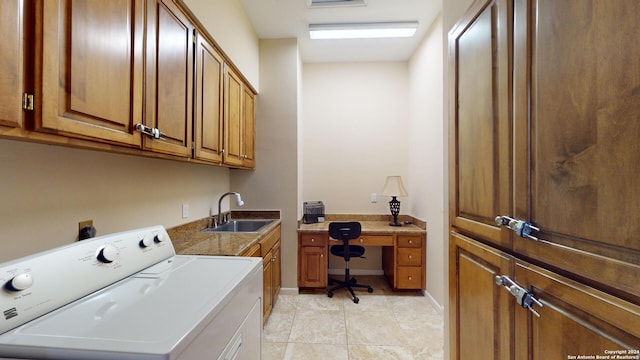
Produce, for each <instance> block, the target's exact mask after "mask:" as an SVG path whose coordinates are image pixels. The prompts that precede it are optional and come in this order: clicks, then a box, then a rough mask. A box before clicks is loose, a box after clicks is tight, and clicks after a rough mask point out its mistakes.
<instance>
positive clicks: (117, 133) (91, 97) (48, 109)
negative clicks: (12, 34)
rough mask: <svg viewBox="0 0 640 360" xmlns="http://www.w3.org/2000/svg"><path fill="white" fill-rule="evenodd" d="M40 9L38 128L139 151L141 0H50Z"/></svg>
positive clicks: (36, 100)
mask: <svg viewBox="0 0 640 360" xmlns="http://www.w3.org/2000/svg"><path fill="white" fill-rule="evenodd" d="M38 6H42V14H41V16H42V18H41V19H40V20H39V21H41V23H42V32H41V33H40V35H41V36H42V49H41V52H38V53H37V54H36V57H37V62H38V63H37V64H36V65H37V66H36V68H38V69H41V74H40V75H41V76H36V83H37V84H40V85H41V89H40V86H36V90H37V91H36V94H35V95H36V96H35V97H36V99H35V111H36V114H35V121H36V124H35V129H36V130H40V131H47V132H52V133H59V134H64V135H67V136H71V137H81V138H86V139H92V140H99V141H106V142H113V143H117V144H120V145H131V146H136V147H139V146H140V145H141V136H140V133H138V132H136V131H135V125H136V124H137V123H141V122H142V91H143V63H142V62H143V55H142V50H143V40H144V39H143V33H144V29H143V26H144V14H143V9H144V6H143V1H142V0H94V1H80V0H76V1H72V0H50V1H42V2H41V3H40V4H39V5H38ZM37 13H38V14H40V12H37ZM39 104H41V106H39Z"/></svg>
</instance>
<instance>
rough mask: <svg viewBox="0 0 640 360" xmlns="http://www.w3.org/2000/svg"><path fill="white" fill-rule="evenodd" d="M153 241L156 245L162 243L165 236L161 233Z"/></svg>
mask: <svg viewBox="0 0 640 360" xmlns="http://www.w3.org/2000/svg"><path fill="white" fill-rule="evenodd" d="M153 241H154V242H155V243H161V242H163V241H164V235H163V234H161V233H158V234H156V236H154V237H153Z"/></svg>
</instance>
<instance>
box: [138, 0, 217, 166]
mask: <svg viewBox="0 0 640 360" xmlns="http://www.w3.org/2000/svg"><path fill="white" fill-rule="evenodd" d="M147 9H148V11H147V28H146V33H147V38H146V44H147V52H146V78H145V79H146V81H145V99H146V102H145V109H146V111H145V125H147V126H149V127H152V128H157V129H159V130H160V131H161V132H162V133H163V135H162V137H161V138H160V139H154V138H152V137H149V136H145V137H144V148H146V149H149V150H153V151H157V152H163V153H167V154H172V155H179V156H184V157H189V156H191V143H192V141H191V139H192V130H191V129H192V123H193V121H192V116H193V114H192V109H193V85H192V84H193V29H194V27H193V25H192V24H191V22H190V21H189V19H188V18H187V17H186V15H184V13H182V12H181V11H180V9H179V8H178V7H177V6H176V5H175V3H173V1H171V0H156V1H149V3H148V4H147ZM214 86H215V85H214Z"/></svg>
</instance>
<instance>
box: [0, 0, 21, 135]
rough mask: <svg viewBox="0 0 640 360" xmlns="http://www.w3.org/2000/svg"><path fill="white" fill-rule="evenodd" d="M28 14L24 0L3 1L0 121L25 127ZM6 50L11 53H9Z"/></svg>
mask: <svg viewBox="0 0 640 360" xmlns="http://www.w3.org/2000/svg"><path fill="white" fill-rule="evenodd" d="M26 20H27V14H26V11H25V3H24V1H21V0H4V1H1V2H0V54H3V55H2V56H0V125H5V126H12V127H23V125H24V115H23V112H22V94H23V93H24V92H25V91H26V85H27V84H25V71H24V69H25V61H26V60H27V58H26V57H25V53H24V51H25V46H24V40H25V31H26V30H27V29H26V25H25V21H26ZM6 54H11V56H7V55H6Z"/></svg>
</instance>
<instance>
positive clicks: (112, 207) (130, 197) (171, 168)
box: [0, 140, 229, 262]
mask: <svg viewBox="0 0 640 360" xmlns="http://www.w3.org/2000/svg"><path fill="white" fill-rule="evenodd" d="M0 164H1V165H0V199H2V200H1V205H0V262H2V261H7V260H10V259H14V258H18V257H22V256H26V255H29V254H32V253H34V252H38V251H43V250H47V249H50V248H53V247H56V246H61V245H66V244H69V243H71V242H73V241H75V240H77V236H78V222H79V221H83V220H88V219H92V220H93V224H94V226H95V227H96V229H97V232H98V235H104V234H109V233H113V232H118V231H123V230H129V229H135V228H140V227H144V226H151V225H164V226H165V227H171V226H175V225H178V224H181V223H185V222H189V221H192V220H195V219H200V218H204V217H207V216H208V215H209V213H210V211H211V208H212V207H213V206H214V203H215V207H216V208H217V197H218V196H219V195H221V194H222V193H223V192H225V191H227V190H228V188H229V170H227V169H224V168H219V167H213V166H204V165H194V164H187V163H181V162H176V161H169V160H158V159H148V158H142V157H135V156H128V155H118V154H109V153H102V152H97V151H89V150H80V149H72V148H64V147H59V146H51V145H41V144H33V143H27V142H20V141H13V140H0ZM182 204H188V205H189V217H188V218H187V219H183V218H182ZM224 206H225V208H226V209H228V205H227V204H224Z"/></svg>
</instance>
